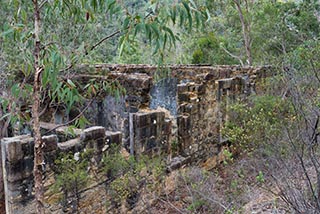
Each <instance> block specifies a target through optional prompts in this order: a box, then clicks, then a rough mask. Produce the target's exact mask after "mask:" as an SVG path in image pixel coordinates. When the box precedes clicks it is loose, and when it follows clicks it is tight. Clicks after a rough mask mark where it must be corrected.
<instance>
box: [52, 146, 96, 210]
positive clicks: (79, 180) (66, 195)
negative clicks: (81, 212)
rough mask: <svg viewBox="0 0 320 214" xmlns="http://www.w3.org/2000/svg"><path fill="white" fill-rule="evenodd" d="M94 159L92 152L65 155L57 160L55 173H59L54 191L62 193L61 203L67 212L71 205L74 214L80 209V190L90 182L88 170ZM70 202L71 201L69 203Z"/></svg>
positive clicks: (53, 187)
mask: <svg viewBox="0 0 320 214" xmlns="http://www.w3.org/2000/svg"><path fill="white" fill-rule="evenodd" d="M90 157H92V150H86V151H84V152H76V153H72V152H69V153H63V154H61V155H60V158H57V159H56V160H55V164H56V167H55V169H54V170H55V171H56V172H57V176H56V178H55V179H56V180H55V183H54V184H53V186H52V190H53V191H54V192H56V193H59V192H62V198H61V203H62V205H63V208H64V209H65V210H66V209H68V208H69V206H70V203H71V209H72V212H76V211H77V210H78V207H79V199H80V190H81V189H82V188H83V187H85V186H86V184H87V182H88V179H89V177H88V173H87V169H88V166H89V162H90ZM68 200H69V201H68Z"/></svg>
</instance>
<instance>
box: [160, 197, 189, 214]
mask: <svg viewBox="0 0 320 214" xmlns="http://www.w3.org/2000/svg"><path fill="white" fill-rule="evenodd" d="M159 200H160V201H162V202H163V203H168V204H169V205H170V207H172V208H174V209H175V210H177V211H178V212H179V213H181V214H184V212H183V211H181V210H180V209H178V208H177V207H176V206H174V205H173V204H172V203H171V202H169V201H165V200H163V199H162V198H159Z"/></svg>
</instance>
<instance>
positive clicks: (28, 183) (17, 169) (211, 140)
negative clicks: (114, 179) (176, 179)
mask: <svg viewBox="0 0 320 214" xmlns="http://www.w3.org/2000/svg"><path fill="white" fill-rule="evenodd" d="M163 69H164V71H165V72H163V71H162V72H160V71H159V69H158V68H157V67H156V66H150V65H109V64H101V65H94V66H82V67H79V68H78V70H77V75H75V76H74V77H73V78H72V81H74V82H79V83H86V82H89V81H90V80H91V79H96V80H99V81H113V80H114V81H118V82H119V83H120V84H121V85H122V87H124V88H125V89H126V94H125V96H120V98H115V97H112V96H110V95H105V96H104V97H100V98H97V99H95V100H93V102H92V103H91V105H90V107H89V108H88V109H87V111H86V116H87V118H88V119H89V121H90V122H92V124H93V126H92V127H88V128H87V129H84V130H76V131H75V135H74V136H72V137H66V135H65V134H63V133H64V131H65V128H66V127H61V128H59V129H57V130H56V131H55V132H52V133H50V135H47V136H44V137H43V141H44V142H45V148H44V152H45V165H46V176H45V178H44V179H45V191H46V192H45V200H46V204H45V207H46V210H47V212H48V213H61V212H62V211H61V206H60V205H59V204H57V203H56V202H53V201H54V200H53V198H54V195H52V193H51V192H50V186H51V185H52V184H53V183H54V182H55V175H54V172H53V170H52V167H54V161H55V159H56V158H57V157H58V154H60V153H65V152H73V153H76V152H79V151H82V150H83V149H85V148H92V149H93V150H94V155H95V160H96V162H99V161H100V160H101V157H102V156H103V155H104V154H107V149H106V148H108V147H110V145H112V144H116V145H121V146H122V147H123V148H125V149H126V151H127V152H128V153H129V154H131V155H134V156H136V157H139V155H141V154H146V155H150V157H152V156H155V155H159V154H162V155H165V156H167V157H168V158H167V159H168V162H170V161H171V162H170V163H171V164H168V169H169V170H173V169H175V168H177V167H179V165H181V164H182V163H185V162H186V161H187V162H193V163H200V162H202V161H205V160H208V159H210V158H212V157H215V156H218V155H219V154H220V152H221V149H222V148H223V146H224V143H225V139H223V136H221V133H220V130H221V126H222V125H223V123H224V122H225V121H226V120H227V107H228V105H230V102H232V101H233V100H236V99H240V100H241V99H242V100H245V98H246V97H247V96H249V95H254V94H256V93H262V91H261V83H262V82H263V81H264V80H265V78H266V77H268V76H270V75H271V73H272V72H271V69H270V68H268V67H245V68H243V67H239V66H218V67H210V66H183V65H181V66H178V65H176V66H168V67H166V68H163ZM163 73H166V75H162V74H163ZM160 74H161V75H160ZM59 114H62V115H59ZM65 118H67V117H66V116H65V115H63V112H62V113H61V112H60V113H59V111H56V115H53V116H52V118H51V119H50V118H49V119H48V118H47V121H46V122H43V123H42V125H41V126H42V129H43V130H49V129H50V128H52V127H54V126H55V123H63V122H65V121H64V120H65ZM1 158H2V161H1V164H2V167H1V170H0V173H1V175H2V176H1V179H0V181H1V182H0V190H2V188H3V189H4V190H5V191H2V192H5V194H4V195H2V197H1V196H0V200H2V202H5V205H6V211H7V213H8V214H10V213H17V214H18V213H34V210H35V209H34V195H33V174H32V169H33V138H32V137H31V136H30V135H19V136H14V137H11V138H4V139H2V140H1ZM177 160H180V161H177ZM215 160H216V159H215ZM212 165H213V166H214V165H215V163H213V164H212ZM98 183H99V182H97V184H92V185H89V187H87V188H86V190H84V191H83V193H82V194H83V195H84V200H91V199H90V197H91V195H90V194H89V193H90V192H92V191H93V190H94V189H95V188H98V187H99V185H98ZM96 196H98V197H99V199H100V200H95V202H94V203H91V204H90V205H88V207H87V208H86V209H87V210H86V209H85V208H84V209H82V210H81V212H83V213H105V209H106V206H105V204H104V203H105V200H106V199H105V198H104V197H105V196H103V195H99V194H98V195H96Z"/></svg>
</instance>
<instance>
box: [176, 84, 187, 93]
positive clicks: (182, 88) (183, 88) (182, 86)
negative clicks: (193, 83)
mask: <svg viewBox="0 0 320 214" xmlns="http://www.w3.org/2000/svg"><path fill="white" fill-rule="evenodd" d="M187 91H188V85H187V84H184V83H183V84H178V93H179V94H181V93H184V92H187Z"/></svg>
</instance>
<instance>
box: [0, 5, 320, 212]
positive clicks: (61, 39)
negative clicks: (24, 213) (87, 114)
mask: <svg viewBox="0 0 320 214" xmlns="http://www.w3.org/2000/svg"><path fill="white" fill-rule="evenodd" d="M173 2H175V3H173ZM0 8H1V9H0V15H1V17H3V18H2V19H0V138H2V137H6V136H9V135H12V134H13V133H14V132H15V130H18V131H17V132H19V131H21V130H22V128H23V127H20V126H21V124H23V123H24V122H29V123H32V124H34V129H33V131H32V132H33V134H34V136H35V139H36V140H35V141H36V147H35V148H36V150H37V151H36V155H38V156H37V158H36V160H35V179H36V180H35V183H36V184H38V185H37V190H36V192H37V195H36V198H37V201H38V206H37V212H39V213H42V212H43V203H42V200H43V195H41V192H42V190H41V189H42V185H43V183H42V177H41V172H39V171H37V169H38V170H39V169H41V167H40V165H41V164H42V162H43V155H42V150H41V148H42V144H41V140H40V139H41V135H40V131H39V124H38V122H39V117H40V116H41V115H39V113H41V108H44V109H45V108H48V107H51V106H55V107H59V108H62V109H64V110H65V111H67V112H70V111H71V110H72V109H75V108H77V112H81V111H80V109H81V108H82V107H83V103H84V100H86V99H87V100H90V99H92V98H96V97H99V96H101V93H107V94H113V95H115V96H116V97H119V96H121V95H123V94H124V93H125V91H124V90H123V88H121V87H119V84H118V83H117V82H107V81H102V80H97V79H93V80H92V81H91V82H89V83H88V84H87V85H85V86H81V85H80V84H78V83H77V82H75V81H73V80H71V79H72V77H73V76H74V75H76V74H75V72H74V70H73V69H72V68H74V67H76V65H78V64H82V63H87V64H93V63H101V62H103V63H155V64H159V65H160V66H161V65H164V64H165V63H184V64H190V63H196V64H212V65H217V64H240V65H241V66H247V65H266V64H267V65H271V66H273V67H274V70H276V71H277V73H276V75H275V77H273V78H270V84H268V85H266V88H265V89H266V91H267V93H266V94H265V95H260V94H258V95H255V96H253V97H249V98H248V100H246V103H244V102H242V101H241V100H240V101H239V102H236V103H234V104H233V105H231V106H230V108H229V109H228V110H227V114H228V120H227V121H226V123H225V125H224V129H223V135H224V137H225V138H227V139H229V140H230V141H231V142H232V149H231V151H232V152H230V151H228V150H225V152H224V153H225V154H224V155H225V156H226V157H227V158H226V160H225V162H224V164H223V165H224V167H225V170H223V169H221V168H218V169H217V170H216V171H215V172H204V171H202V170H200V169H198V168H193V169H190V171H187V172H186V174H184V175H180V176H179V180H178V184H179V185H181V189H178V190H185V191H186V192H187V193H184V194H185V195H188V196H189V199H188V200H187V202H186V206H185V207H183V208H177V206H175V205H174V206H172V203H171V202H170V200H169V199H170V197H169V196H168V195H166V197H167V198H164V197H160V199H161V200H162V201H165V202H167V205H170V206H171V208H173V209H174V210H175V211H179V212H182V213H183V212H186V213H188V212H190V213H201V212H202V213H213V212H216V213H241V212H245V211H244V210H245V208H244V205H245V204H246V203H248V201H249V200H250V197H249V196H248V195H249V194H250V193H251V192H250V191H253V188H252V183H253V184H254V185H255V187H263V188H265V189H268V190H269V191H270V192H273V193H274V194H275V195H276V196H278V197H280V199H281V201H282V202H284V203H286V205H287V211H288V212H296V213H320V198H319V197H320V163H319V155H320V151H319V146H318V143H319V142H318V140H319V133H320V132H319V120H320V109H319V108H320V102H319V98H320V87H319V86H320V74H319V72H320V60H319V59H320V38H319V35H320V4H319V1H317V0H308V1H307V0H304V1H280V0H276V1H269V0H261V1H247V0H245V1H240V0H227V1H206V0H199V1H192V0H188V1H169V0H165V1H137V0H135V1H116V0H107V1H100V0H99V1H98V0H90V1H73V0H70V1H55V0H54V1H46V0H44V1H32V2H31V1H30V2H27V1H18V0H11V1H6V2H2V3H1V5H0ZM195 26H202V27H203V29H201V30H199V28H195ZM179 42H180V43H179ZM168 48H169V49H168ZM169 73H170V71H169V70H164V71H163V70H161V69H159V71H158V73H157V74H156V78H155V79H161V78H163V77H166V76H167V75H168V74H169ZM79 91H81V93H79ZM30 95H32V99H30ZM48 103H49V104H48ZM31 108H32V109H31ZM74 118H75V120H73V119H74ZM74 118H73V119H70V120H68V121H66V123H67V124H69V125H70V124H72V125H73V126H74V127H84V126H85V124H86V123H87V120H86V119H85V118H84V117H83V115H81V114H80V115H79V116H76V117H74ZM8 130H9V131H8ZM20 133H21V132H20ZM37 139H38V140H37ZM177 143H178V142H174V143H172V150H173V152H175V151H176V149H177V148H176V147H177ZM111 150H113V151H112V152H110V155H108V156H105V157H104V158H103V161H102V163H101V164H102V165H103V166H104V172H103V174H104V175H105V176H106V178H107V179H108V180H109V182H110V183H109V184H108V188H107V190H108V191H109V193H110V195H112V199H113V200H112V204H110V206H111V207H112V206H114V207H117V206H120V205H121V204H127V205H129V206H131V205H133V204H135V203H136V202H137V200H138V198H139V197H140V194H141V193H142V192H143V191H144V193H146V192H152V191H156V190H158V189H159V188H158V187H157V188H156V186H157V185H158V184H159V183H161V185H162V184H163V183H162V181H163V175H164V174H165V173H164V163H163V160H162V159H161V158H159V159H157V158H155V159H153V160H152V161H150V160H149V159H148V158H147V157H144V156H141V157H139V159H138V160H136V159H134V158H133V157H125V156H123V155H122V154H121V153H120V152H119V148H112V149H111ZM89 156H90V155H89ZM89 156H88V154H86V153H85V154H82V153H79V157H75V156H74V154H71V153H70V154H67V155H66V156H64V157H61V159H59V161H57V163H56V166H57V169H56V170H57V172H58V177H57V178H56V181H57V182H56V183H55V185H54V189H55V191H59V190H62V191H63V198H62V202H63V204H64V206H65V207H68V206H69V204H68V203H67V201H66V199H67V197H68V196H70V195H72V196H74V200H73V203H74V205H73V209H74V210H76V209H77V207H78V201H79V200H78V199H79V186H82V187H83V186H85V184H86V182H87V181H88V176H87V169H88V164H90V160H89V158H88V157H89ZM238 161H239V162H238ZM37 165H38V166H39V167H36V166H37ZM228 169H229V170H228ZM232 169H234V170H232ZM37 178H38V180H37ZM218 185H221V187H219V186H218ZM250 185H251V186H250ZM219 188H223V190H220V191H219ZM222 194H226V196H225V197H221V198H219V196H221V195H222ZM246 194H247V195H246ZM161 200H160V201H161ZM169 202H170V203H169ZM277 203H278V202H277Z"/></svg>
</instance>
